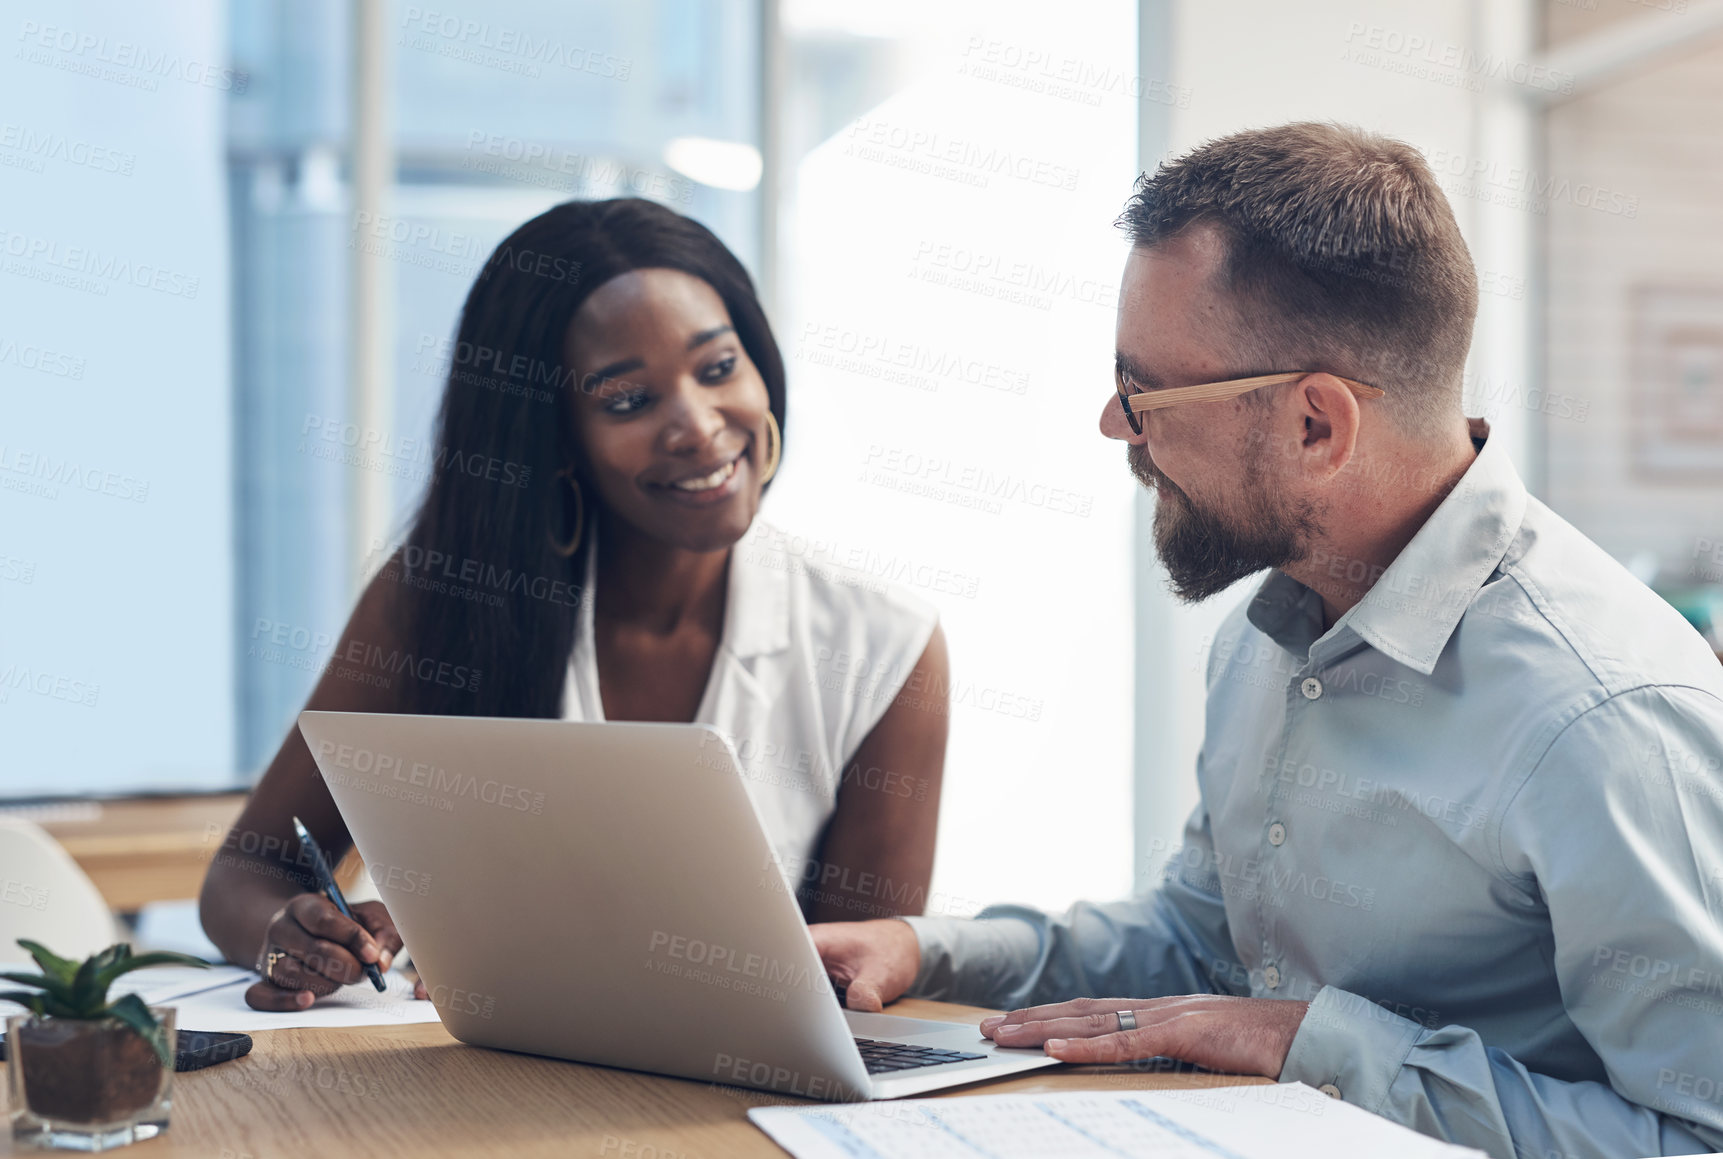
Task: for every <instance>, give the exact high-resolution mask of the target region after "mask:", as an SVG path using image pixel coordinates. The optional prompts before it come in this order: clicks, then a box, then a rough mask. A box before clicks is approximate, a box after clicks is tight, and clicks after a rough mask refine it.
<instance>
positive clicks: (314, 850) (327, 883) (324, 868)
mask: <svg viewBox="0 0 1723 1159" xmlns="http://www.w3.org/2000/svg"><path fill="white" fill-rule="evenodd" d="M293 831H294V832H295V833H297V834H299V845H300V847H301V848H302V849H304V850H305V852H307V853H309V854H310V855H311V868H312V869H314V870H316V871H317V880H318V881H319V882H321V883H322V885H323V896H324V897H326V898H328V899H329V900H330V901H332V902H334V903H335V908H336V909H338V910H340V911H341V916H342V917H344V918H346V919H347V920H348V921H351V922H357V921H358V920H359V919H358V918H356V917H354V916H353V911H352V910H350V909H348V908H347V899H346V898H344V897H342V896H341V887H340V886H338V885H336V884H335V875H334V874H333V873H330V872H329V863H328V862H327V861H325V860H323V850H321V849H319V848H318V847H317V842H316V840H315V839H314V838H313V837H312V836H311V833H310V832H309V831H308V830H307V829H306V828H305V826H304V825H302V824H300V821H299V818H297V817H295V818H294V819H293ZM365 976H366V977H367V978H369V979H371V985H373V986H375V987H377V992H378V993H382V992H383V991H385V990H387V989H388V987H387V986H385V985H384V984H383V971H381V970H379V969H377V963H375V962H366V963H365Z"/></svg>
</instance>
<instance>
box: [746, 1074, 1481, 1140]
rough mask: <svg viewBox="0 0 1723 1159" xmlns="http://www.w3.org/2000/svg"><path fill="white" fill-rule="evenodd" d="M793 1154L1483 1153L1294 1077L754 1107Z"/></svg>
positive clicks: (757, 1118) (758, 1119) (759, 1121)
mask: <svg viewBox="0 0 1723 1159" xmlns="http://www.w3.org/2000/svg"><path fill="white" fill-rule="evenodd" d="M748 1117H749V1118H750V1119H752V1120H754V1124H755V1125H756V1126H758V1127H759V1128H760V1129H761V1130H762V1131H764V1132H766V1134H768V1135H770V1136H771V1137H772V1139H773V1141H774V1142H776V1143H777V1144H778V1146H780V1147H782V1148H784V1150H786V1151H788V1152H790V1153H791V1154H792V1155H794V1156H795V1157H796V1159H945V1157H946V1156H951V1157H952V1159H958V1157H961V1159H975V1156H976V1155H978V1154H979V1155H990V1156H993V1157H994V1159H1040V1157H1042V1156H1049V1155H1057V1156H1059V1157H1060V1159H1087V1157H1089V1156H1096V1157H1097V1159H1100V1157H1105V1159H1121V1157H1125V1159H1137V1157H1142V1159H1217V1157H1218V1159H1333V1156H1336V1155H1393V1156H1395V1157H1396V1159H1437V1157H1443V1159H1451V1157H1455V1156H1462V1155H1471V1156H1479V1155H1482V1152H1480V1151H1472V1150H1468V1149H1466V1148H1462V1147H1455V1146H1453V1145H1451V1144H1448V1143H1441V1142H1437V1141H1436V1140H1434V1139H1431V1138H1428V1137H1426V1136H1424V1135H1420V1134H1418V1133H1416V1132H1415V1131H1410V1130H1408V1129H1407V1128H1405V1127H1402V1126H1399V1125H1398V1124H1395V1123H1390V1122H1389V1121H1388V1120H1386V1119H1382V1118H1378V1117H1377V1116H1375V1115H1372V1114H1370V1113H1369V1112H1367V1111H1362V1110H1359V1109H1358V1108H1357V1107H1353V1106H1348V1105H1347V1104H1345V1103H1343V1102H1340V1101H1339V1100H1337V1099H1331V1098H1329V1097H1328V1096H1327V1095H1324V1094H1321V1093H1320V1092H1318V1091H1315V1090H1312V1089H1311V1088H1310V1087H1307V1086H1305V1085H1304V1084H1302V1083H1276V1084H1273V1085H1257V1086H1238V1087H1210V1088H1204V1089H1200V1090H1181V1091H1107V1092H1103V1091H1070V1092H1061V1093H1059V1094H1044V1095H970V1096H961V1097H957V1098H948V1099H905V1100H900V1101H897V1102H878V1103H851V1104H847V1105H843V1106H829V1107H805V1108H804V1107H755V1108H753V1109H752V1110H750V1111H749V1112H748Z"/></svg>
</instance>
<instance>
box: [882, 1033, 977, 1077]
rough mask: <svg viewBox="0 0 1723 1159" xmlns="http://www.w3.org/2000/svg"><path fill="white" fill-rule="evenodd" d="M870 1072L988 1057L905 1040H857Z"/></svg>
mask: <svg viewBox="0 0 1723 1159" xmlns="http://www.w3.org/2000/svg"><path fill="white" fill-rule="evenodd" d="M856 1049H858V1050H860V1051H861V1056H862V1062H864V1063H866V1064H867V1073H869V1074H885V1073H887V1072H888V1071H894V1070H914V1069H915V1068H916V1067H918V1066H938V1065H939V1064H940V1063H942V1062H967V1061H969V1060H970V1059H972V1058H986V1057H987V1056H986V1055H984V1054H968V1053H966V1052H964V1051H961V1050H940V1049H939V1048H938V1047H933V1046H910V1045H909V1044H908V1043H903V1042H879V1041H877V1040H876V1039H872V1038H858V1039H856Z"/></svg>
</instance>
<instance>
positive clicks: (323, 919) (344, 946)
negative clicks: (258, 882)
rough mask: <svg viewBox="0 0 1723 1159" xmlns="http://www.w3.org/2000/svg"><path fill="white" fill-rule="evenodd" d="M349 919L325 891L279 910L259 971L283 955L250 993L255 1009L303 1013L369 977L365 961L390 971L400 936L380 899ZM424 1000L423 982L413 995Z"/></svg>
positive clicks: (266, 937)
mask: <svg viewBox="0 0 1723 1159" xmlns="http://www.w3.org/2000/svg"><path fill="white" fill-rule="evenodd" d="M353 916H354V917H355V918H358V919H359V920H358V921H356V922H355V921H350V920H348V919H347V918H344V917H342V916H341V911H340V910H338V909H336V908H335V906H334V903H332V902H331V901H330V900H329V899H328V898H326V897H324V896H323V895H322V894H320V893H302V894H300V895H299V896H298V897H296V898H294V899H293V900H292V901H290V902H288V903H287V904H286V905H284V906H282V907H281V909H280V910H278V911H277V912H276V914H275V916H274V917H273V918H271V919H270V922H269V925H268V927H267V928H266V929H265V930H264V935H263V937H264V945H263V953H262V954H261V955H260V961H259V969H264V968H265V967H266V965H267V961H268V957H269V952H270V951H271V950H276V951H279V952H280V954H281V956H279V957H277V958H276V960H275V964H274V965H273V966H268V967H267V969H268V974H267V976H266V977H265V978H264V979H263V980H262V981H260V982H256V983H254V984H253V985H252V986H251V988H250V989H248V990H247V991H246V992H245V1001H246V1004H247V1005H248V1006H250V1007H251V1008H252V1009H253V1010H303V1009H305V1008H306V1007H307V1006H309V1005H311V1004H312V1003H313V1002H315V1001H316V1000H317V999H319V998H321V997H324V996H325V995H328V994H333V993H335V991H337V990H339V989H340V988H341V987H343V986H347V985H351V984H352V983H354V982H362V981H364V979H365V967H364V966H363V965H362V963H365V962H375V963H376V964H377V966H378V967H379V968H381V969H383V970H387V969H388V968H389V966H390V965H391V964H392V963H393V962H394V959H395V955H396V954H398V953H400V952H401V935H400V934H399V933H397V932H396V931H395V922H394V919H392V918H390V917H389V911H388V910H386V909H385V908H383V903H382V902H380V901H362V902H359V903H357V904H356V905H354V906H353ZM424 996H425V986H424V983H422V982H421V983H417V984H416V985H415V986H414V993H413V997H415V998H423V997H424Z"/></svg>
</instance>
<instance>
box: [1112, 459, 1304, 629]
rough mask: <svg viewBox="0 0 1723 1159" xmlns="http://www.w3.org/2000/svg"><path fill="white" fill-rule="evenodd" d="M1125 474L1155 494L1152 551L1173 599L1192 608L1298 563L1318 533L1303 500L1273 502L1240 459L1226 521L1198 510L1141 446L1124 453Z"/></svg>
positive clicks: (1255, 464)
mask: <svg viewBox="0 0 1723 1159" xmlns="http://www.w3.org/2000/svg"><path fill="white" fill-rule="evenodd" d="M1127 458H1128V460H1129V462H1130V465H1131V474H1133V475H1135V476H1136V477H1137V481H1138V482H1139V483H1141V484H1142V485H1143V486H1145V487H1148V488H1150V489H1152V490H1153V491H1154V492H1155V496H1156V498H1155V553H1156V554H1157V555H1159V556H1160V559H1161V565H1162V566H1163V567H1165V568H1166V569H1167V574H1168V576H1169V577H1170V578H1171V581H1172V589H1173V594H1174V595H1175V596H1177V597H1178V598H1179V599H1181V600H1183V601H1184V602H1185V603H1187V604H1194V603H1198V602H1199V601H1202V600H1206V599H1208V598H1209V597H1210V596H1213V595H1217V594H1219V593H1220V592H1223V591H1225V590H1226V589H1227V588H1230V587H1231V586H1232V585H1233V584H1235V583H1237V582H1238V581H1239V580H1241V579H1244V578H1245V577H1246V576H1251V575H1255V574H1256V573H1257V572H1259V571H1262V570H1263V569H1265V568H1271V567H1285V566H1286V565H1287V564H1291V563H1298V562H1299V561H1301V560H1303V559H1304V558H1305V557H1306V555H1307V554H1308V550H1307V547H1306V545H1307V544H1308V543H1309V542H1310V540H1311V539H1313V538H1315V537H1317V536H1319V535H1321V534H1322V526H1321V524H1320V523H1318V522H1317V518H1316V511H1315V509H1314V508H1313V507H1312V506H1311V505H1310V504H1309V503H1308V502H1297V503H1290V502H1286V501H1284V500H1278V499H1276V498H1275V496H1274V495H1273V494H1272V493H1271V491H1270V488H1269V487H1268V485H1267V482H1266V480H1265V478H1264V473H1263V469H1262V464H1261V463H1260V462H1259V461H1257V460H1255V459H1252V458H1246V459H1245V461H1244V489H1243V498H1242V505H1243V508H1244V510H1243V511H1242V513H1241V514H1240V515H1238V516H1235V517H1232V518H1230V519H1229V518H1227V517H1224V516H1221V515H1220V514H1218V513H1216V512H1214V511H1207V510H1204V509H1203V508H1201V507H1199V506H1198V505H1197V504H1196V502H1195V501H1194V500H1192V499H1191V497H1190V496H1189V495H1186V494H1185V493H1184V491H1182V490H1180V488H1179V486H1178V484H1176V483H1174V482H1173V481H1172V480H1171V479H1169V478H1167V477H1166V476H1165V475H1164V474H1162V473H1161V469H1160V468H1159V467H1157V466H1155V463H1154V460H1153V459H1152V458H1150V456H1149V449H1148V447H1146V446H1141V445H1138V446H1132V447H1129V448H1127Z"/></svg>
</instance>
